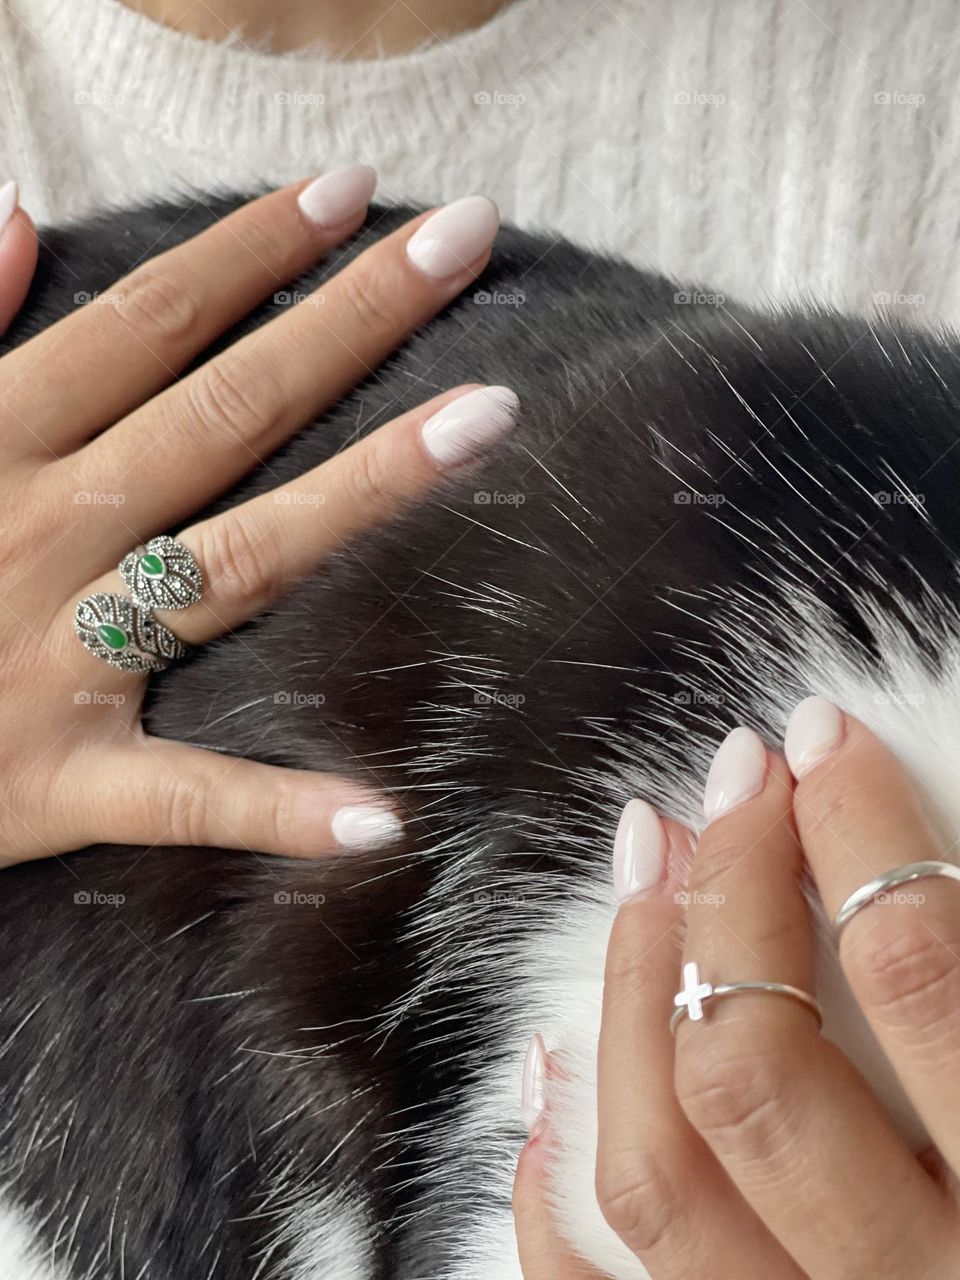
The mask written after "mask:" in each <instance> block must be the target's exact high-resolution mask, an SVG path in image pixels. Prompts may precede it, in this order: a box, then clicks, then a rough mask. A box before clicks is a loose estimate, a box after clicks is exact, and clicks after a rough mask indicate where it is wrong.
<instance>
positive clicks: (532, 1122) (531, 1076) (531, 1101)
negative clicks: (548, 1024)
mask: <svg viewBox="0 0 960 1280" xmlns="http://www.w3.org/2000/svg"><path fill="white" fill-rule="evenodd" d="M546 1092H547V1047H546V1045H545V1044H544V1043H543V1036H540V1035H536V1036H532V1037H531V1039H530V1043H529V1045H528V1046H527V1056H526V1058H524V1060H523V1088H522V1091H521V1095H520V1116H521V1119H522V1120H523V1123H524V1124H525V1125H526V1126H527V1132H528V1133H533V1131H534V1129H535V1128H536V1126H537V1121H538V1120H539V1119H540V1117H541V1116H542V1115H543V1109H544V1106H545V1105H546Z"/></svg>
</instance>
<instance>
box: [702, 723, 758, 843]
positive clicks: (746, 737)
mask: <svg viewBox="0 0 960 1280" xmlns="http://www.w3.org/2000/svg"><path fill="white" fill-rule="evenodd" d="M766 776H767V749H766V747H765V746H764V745H763V740H762V738H761V737H760V736H759V734H756V733H754V732H753V730H752V729H746V728H743V727H742V726H741V727H740V728H739V729H734V730H733V732H732V733H728V734H727V736H726V737H725V738H724V740H723V742H721V743H720V749H719V750H718V751H717V754H716V755H715V756H714V757H713V763H712V764H711V766H710V772H709V773H708V774H707V785H706V786H705V787H704V789H703V812H704V816H705V817H706V818H707V820H708V821H712V820H713V819H714V818H719V816H720V815H721V814H722V813H727V812H728V811H729V810H730V809H734V808H736V806H737V805H738V804H743V803H744V801H745V800H752V799H753V797H754V796H756V795H759V794H760V792H761V791H762V790H763V783H764V779H765V778H766Z"/></svg>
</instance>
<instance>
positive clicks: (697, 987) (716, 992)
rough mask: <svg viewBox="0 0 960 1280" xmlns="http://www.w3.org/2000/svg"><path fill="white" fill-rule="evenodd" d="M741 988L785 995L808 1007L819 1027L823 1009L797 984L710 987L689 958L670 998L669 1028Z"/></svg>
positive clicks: (699, 1015) (693, 1019)
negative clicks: (676, 988)
mask: <svg viewBox="0 0 960 1280" xmlns="http://www.w3.org/2000/svg"><path fill="white" fill-rule="evenodd" d="M743 991H753V992H757V991H760V992H762V993H763V994H765V995H770V996H786V997H787V998H788V999H790V1000H796V1001H798V1003H800V1004H802V1005H803V1006H804V1008H805V1009H809V1010H810V1012H811V1013H812V1014H813V1016H814V1017H815V1018H816V1020H817V1025H818V1027H822V1026H823V1012H822V1010H821V1008H820V1005H819V1003H818V1002H817V1001H816V1000H814V998H813V996H812V995H810V994H809V993H808V992H806V991H801V990H800V988H799V987H791V986H788V984H787V983H785V982H720V983H718V984H717V985H716V986H714V985H713V983H711V982H701V981H700V966H699V965H698V964H697V963H696V962H695V961H691V962H690V963H689V964H685V965H684V966H683V987H682V988H681V989H680V990H679V991H678V992H677V994H676V995H675V996H674V997H673V1003H674V1004H675V1005H676V1008H675V1009H674V1011H673V1013H672V1014H671V1015H670V1030H671V1031H672V1032H673V1034H674V1035H676V1034H677V1027H679V1025H680V1023H681V1022H682V1021H683V1020H684V1018H689V1019H690V1021H691V1022H699V1021H700V1020H701V1018H702V1017H703V1015H704V1008H703V1006H704V1004H705V1003H706V1002H707V1001H708V1000H712V999H713V998H714V997H715V996H735V995H738V994H739V993H741V992H743Z"/></svg>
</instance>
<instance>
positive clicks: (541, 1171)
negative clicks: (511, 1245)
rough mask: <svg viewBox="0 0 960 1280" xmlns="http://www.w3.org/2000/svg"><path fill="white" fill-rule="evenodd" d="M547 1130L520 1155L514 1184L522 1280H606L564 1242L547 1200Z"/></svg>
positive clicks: (514, 1213) (548, 1139) (546, 1128)
mask: <svg viewBox="0 0 960 1280" xmlns="http://www.w3.org/2000/svg"><path fill="white" fill-rule="evenodd" d="M549 1134H550V1131H549V1128H548V1127H546V1126H544V1127H543V1128H541V1129H539V1130H538V1131H537V1132H535V1134H534V1136H533V1137H532V1138H530V1140H529V1141H528V1143H527V1145H526V1146H525V1147H524V1148H523V1150H522V1151H521V1152H520V1159H519V1160H518V1161H517V1176H516V1178H515V1179H514V1183H513V1217H514V1222H515V1223H516V1228H517V1250H518V1252H519V1254H520V1269H521V1271H522V1272H523V1280H605V1277H604V1276H603V1273H602V1272H600V1271H595V1270H594V1269H593V1268H592V1267H590V1266H588V1265H587V1263H585V1262H584V1261H583V1260H582V1259H580V1258H578V1257H577V1255H576V1254H575V1253H574V1252H573V1251H572V1250H571V1249H570V1247H569V1245H567V1244H566V1243H564V1241H563V1240H562V1238H561V1236H560V1233H559V1231H558V1230H557V1227H556V1225H555V1223H554V1221H553V1215H552V1214H551V1212H550V1207H549V1203H548V1200H547V1180H546V1171H547V1162H548V1158H549V1146H550V1136H549Z"/></svg>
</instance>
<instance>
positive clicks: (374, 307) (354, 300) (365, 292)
mask: <svg viewBox="0 0 960 1280" xmlns="http://www.w3.org/2000/svg"><path fill="white" fill-rule="evenodd" d="M337 292H338V294H339V300H340V301H341V302H342V304H343V306H344V307H346V309H347V310H348V311H350V312H352V313H353V315H354V317H355V320H356V322H357V324H358V326H359V331H360V332H361V333H368V332H369V333H379V334H394V333H396V334H399V333H400V332H401V331H402V329H403V328H404V326H403V325H402V324H401V318H400V314H399V309H398V307H397V305H396V303H394V302H392V301H391V300H390V299H389V298H388V296H387V291H386V289H385V288H384V286H383V284H382V282H380V281H378V279H377V277H376V275H375V274H374V273H373V272H371V271H346V272H345V273H344V274H343V275H342V276H341V277H340V280H339V282H338V290H337Z"/></svg>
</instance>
